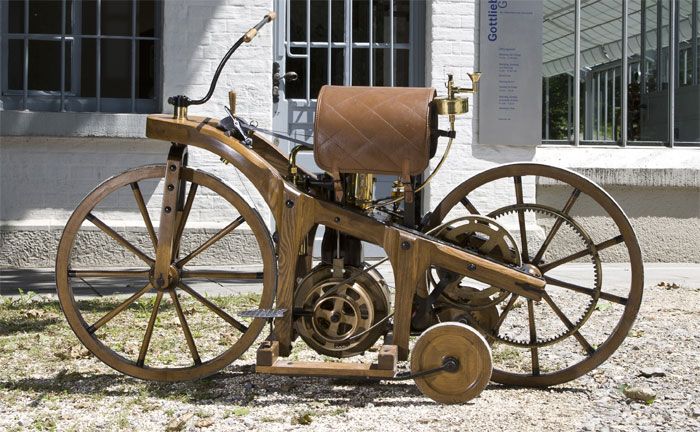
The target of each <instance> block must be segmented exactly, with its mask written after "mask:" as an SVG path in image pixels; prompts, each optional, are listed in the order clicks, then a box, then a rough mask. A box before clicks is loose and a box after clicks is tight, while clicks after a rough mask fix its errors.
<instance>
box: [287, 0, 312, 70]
mask: <svg viewBox="0 0 700 432" xmlns="http://www.w3.org/2000/svg"><path fill="white" fill-rule="evenodd" d="M291 10H292V4H291V0H287V10H286V11H285V15H286V16H285V20H284V21H285V33H286V35H287V37H286V38H285V39H286V41H285V43H286V45H287V57H289V58H306V56H307V54H293V53H292V32H291V20H292V18H291V14H290V11H291Z"/></svg>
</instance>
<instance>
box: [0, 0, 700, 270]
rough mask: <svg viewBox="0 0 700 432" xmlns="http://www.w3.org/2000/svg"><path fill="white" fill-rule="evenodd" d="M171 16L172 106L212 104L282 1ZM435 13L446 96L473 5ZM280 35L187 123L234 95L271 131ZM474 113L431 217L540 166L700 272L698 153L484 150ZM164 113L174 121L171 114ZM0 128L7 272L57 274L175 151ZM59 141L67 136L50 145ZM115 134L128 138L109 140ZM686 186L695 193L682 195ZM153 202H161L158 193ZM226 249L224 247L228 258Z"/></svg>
mask: <svg viewBox="0 0 700 432" xmlns="http://www.w3.org/2000/svg"><path fill="white" fill-rule="evenodd" d="M164 7H165V10H164V38H163V40H164V50H163V62H164V64H163V71H164V72H163V74H164V75H163V78H164V79H163V85H164V89H163V98H164V99H166V98H167V97H168V96H170V95H174V94H179V93H185V94H189V95H191V96H199V95H202V94H204V93H205V92H206V90H207V86H208V82H209V79H210V77H211V75H212V74H213V72H214V70H215V68H216V66H217V64H218V61H219V59H220V58H221V56H222V55H223V54H224V53H225V52H226V50H227V49H228V48H229V46H230V45H231V44H232V43H233V42H234V41H235V40H236V39H237V38H238V37H239V36H240V35H241V34H242V33H243V32H244V31H245V30H247V29H248V28H249V27H250V25H251V24H252V23H255V22H257V21H258V20H259V19H260V17H262V16H263V15H264V14H265V13H266V12H267V11H268V10H270V9H272V7H273V2H272V0H255V1H251V0H194V1H193V0H168V1H166V2H164ZM426 9H427V10H426V66H425V73H426V83H427V84H428V85H431V86H433V87H435V88H437V89H438V90H439V91H440V92H441V91H442V89H443V88H444V82H445V77H446V74H447V73H453V74H454V75H455V78H456V80H457V81H458V83H459V84H467V81H468V79H467V75H466V72H470V71H472V70H475V69H478V66H477V65H478V44H477V42H476V40H477V39H478V38H477V35H478V33H477V32H478V28H477V26H478V20H476V19H475V17H476V16H477V14H478V6H477V4H476V2H474V1H464V0H432V1H429V2H428V4H427V7H426ZM272 34H273V32H272V28H271V27H267V28H265V29H264V30H263V31H262V32H261V33H260V35H259V37H258V38H256V39H255V40H254V41H253V43H252V44H248V45H244V46H243V47H241V49H240V50H239V51H238V52H237V53H236V54H235V55H234V58H233V59H232V61H231V62H230V63H229V65H228V66H227V68H226V69H225V70H224V72H223V74H222V76H221V79H220V82H219V88H218V91H217V92H216V94H215V95H214V97H213V99H212V101H211V102H210V103H209V104H207V105H206V106H204V107H193V108H192V109H191V110H190V113H191V114H193V115H207V116H213V117H220V116H221V115H222V114H223V112H224V111H223V108H222V107H223V105H225V104H227V90H229V89H235V90H236V91H237V93H238V104H237V105H238V106H237V112H239V113H241V114H242V115H244V116H245V117H246V118H250V119H255V120H257V121H258V122H259V124H260V125H261V126H263V127H267V126H270V124H271V112H272V100H271V88H270V86H271V84H270V74H271V70H272ZM480 97H485V96H480ZM472 102H473V104H472V107H471V108H472V110H471V111H470V113H469V114H467V115H466V116H462V117H460V118H459V119H458V122H457V130H458V138H457V140H456V142H455V144H454V147H453V149H452V152H451V154H450V157H449V159H448V160H447V162H446V164H445V166H444V168H443V169H442V171H441V172H440V173H439V174H438V175H437V176H436V178H435V179H434V181H433V182H432V185H431V187H430V189H429V191H428V194H429V199H428V200H427V202H428V203H429V204H428V207H430V208H432V207H434V205H435V204H437V203H438V202H439V201H440V200H441V199H442V198H443V197H444V196H445V195H446V194H447V193H448V192H449V191H450V190H451V189H452V188H454V187H455V186H456V185H457V184H459V183H460V182H462V181H463V180H465V179H467V178H468V177H469V176H470V175H472V174H475V173H476V172H479V171H482V170H484V169H486V168H489V167H493V166H496V165H499V164H501V163H505V162H513V161H533V160H534V161H542V162H546V163H551V164H554V165H559V166H565V167H571V168H574V169H579V170H582V171H584V172H585V173H586V174H589V175H593V176H594V177H597V178H596V179H597V180H599V181H602V183H603V184H607V185H608V186H610V191H611V193H612V195H613V196H614V197H615V198H616V199H618V200H619V202H620V203H621V205H622V206H623V208H625V210H626V211H628V214H629V215H630V217H631V218H632V220H633V224H634V225H635V227H636V229H637V231H638V233H639V235H640V239H641V241H642V247H643V250H644V253H645V257H646V259H647V260H650V261H693V262H700V256H698V252H697V251H695V249H696V248H688V245H689V244H690V245H693V244H698V243H700V219H699V215H700V203H699V202H698V199H699V198H698V196H699V195H700V192H699V189H698V186H699V185H700V180H698V172H699V171H700V156H699V155H700V151H698V149H680V148H676V149H653V148H652V149H649V148H646V149H632V148H627V149H619V148H595V149H591V148H580V149H576V148H571V147H542V146H540V147H537V148H536V147H509V146H494V145H488V146H487V145H481V144H479V142H478V103H479V101H478V97H477V98H476V99H474V100H473V101H472ZM164 106H165V107H166V111H167V107H168V105H167V104H166V103H164ZM0 125H2V131H0V133H1V134H3V135H7V134H19V135H23V136H17V137H8V136H3V137H2V138H1V140H2V141H1V142H0V204H1V205H0V225H1V226H0V232H2V234H1V236H0V266H51V265H52V263H53V259H54V256H53V254H54V252H55V245H56V243H57V241H58V238H59V237H60V231H61V229H62V226H63V224H64V223H65V220H66V219H67V217H68V215H69V214H70V211H71V209H73V208H74V207H75V206H76V205H77V204H78V202H79V200H80V199H81V198H82V197H83V196H84V195H85V194H86V193H88V192H89V191H90V190H91V189H92V188H93V187H94V186H95V185H96V183H98V182H99V181H100V180H102V179H104V178H106V177H108V176H110V175H113V174H116V173H118V172H120V171H123V170H124V169H126V168H130V167H133V166H135V165H141V164H146V163H158V162H162V161H163V159H164V155H165V152H166V151H167V147H168V145H167V144H165V143H156V142H153V141H149V140H145V139H143V138H138V137H142V134H143V125H144V121H143V116H133V115H111V114H83V115H76V114H73V113H21V112H3V111H1V110H0ZM442 126H443V128H444V127H445V126H446V125H445V124H443V125H442ZM51 131H57V133H59V134H61V135H68V136H69V137H58V138H55V137H47V136H43V135H47V134H51ZM32 135H40V136H32ZM115 135H118V136H121V137H122V138H110V136H115ZM123 137H129V138H123ZM444 145H445V140H441V147H440V149H439V150H438V156H439V155H440V154H441V153H442V151H443V150H444ZM437 160H438V159H437V158H436V159H435V160H434V161H433V164H432V166H433V167H434V166H435V164H436V163H437ZM190 165H192V166H195V167H197V168H200V169H203V170H206V171H209V172H212V173H213V174H215V175H217V176H218V177H220V178H222V179H223V180H224V181H225V182H226V183H227V184H229V185H231V186H232V187H233V188H234V189H235V190H237V191H239V192H240V193H241V195H243V196H244V197H245V198H246V199H247V200H249V202H251V203H252V204H253V205H254V206H255V207H256V208H257V209H258V210H259V211H260V212H261V214H262V215H263V218H264V219H266V220H269V214H268V212H267V208H266V206H265V204H264V202H263V201H262V200H261V199H260V197H259V196H258V195H257V194H256V193H255V188H254V187H252V185H250V184H247V183H246V182H245V181H243V180H242V179H241V177H240V176H239V175H238V174H236V173H235V171H234V170H233V169H232V168H231V167H230V166H225V165H223V164H221V163H220V161H219V160H218V158H216V157H213V156H211V155H208V154H206V153H203V152H200V151H197V150H196V149H194V150H192V152H191V156H190ZM632 170H636V171H632ZM621 173H627V174H626V175H623V174H621ZM620 176H622V177H620ZM620 178H625V179H627V180H625V181H622V180H620ZM679 179H686V180H687V182H686V183H682V184H681V183H679V181H680V180H679ZM684 181H685V180H684ZM560 192H561V191H557V190H556V188H549V189H548V188H546V187H542V186H541V187H539V188H538V186H537V185H536V184H535V182H534V181H532V182H529V183H528V184H526V185H525V195H526V198H527V197H532V196H534V194H536V193H541V194H548V195H547V196H546V197H545V196H544V195H543V197H544V198H547V197H551V199H553V200H554V199H557V194H558V193H560ZM510 193H511V190H510V189H506V188H505V187H503V188H500V187H496V188H493V189H491V190H489V191H488V192H487V193H484V194H482V195H480V196H478V197H476V201H477V203H480V204H484V205H489V206H493V205H495V204H494V203H506V202H508V200H509V199H510ZM562 193H563V192H562ZM147 199H150V200H152V202H153V203H157V193H153V194H151V195H150V196H148V197H147ZM547 199H549V198H547ZM196 210H197V216H198V217H199V218H200V219H201V220H208V219H212V220H213V219H215V218H216V209H212V208H210V207H209V206H208V205H203V206H200V207H199V208H197V209H196ZM136 215H137V214H135V216H136ZM589 221H591V222H594V220H593V219H589ZM127 225H128V223H127V224H125V225H124V229H126V230H128V226H127ZM229 246H230V245H229ZM229 246H226V245H223V246H222V248H223V249H222V254H223V253H225V250H226V248H227V247H229ZM104 259H105V260H109V259H111V258H110V257H109V256H105V257H104Z"/></svg>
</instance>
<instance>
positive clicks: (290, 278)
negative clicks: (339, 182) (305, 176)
mask: <svg viewBox="0 0 700 432" xmlns="http://www.w3.org/2000/svg"><path fill="white" fill-rule="evenodd" d="M285 189H286V190H285V194H284V198H283V200H284V201H283V202H284V206H283V207H282V216H281V217H280V219H278V220H277V224H278V225H277V232H278V233H279V239H280V241H279V260H278V268H279V272H278V275H279V276H278V279H277V308H278V309H287V310H288V311H291V310H293V309H294V289H295V288H296V268H297V261H298V257H299V248H300V247H301V244H302V242H304V241H306V234H307V233H308V232H309V231H310V230H311V228H313V225H314V223H313V198H311V197H309V196H308V195H304V194H301V193H299V192H298V191H296V190H294V189H292V188H291V187H289V186H287V187H286V188H285ZM292 330H293V329H292V314H291V313H289V314H286V315H285V316H284V317H282V318H277V319H275V329H274V332H275V339H276V340H278V341H279V353H280V355H281V356H288V355H289V353H290V352H291V350H292V340H291V337H292Z"/></svg>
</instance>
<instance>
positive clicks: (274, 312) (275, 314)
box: [238, 309, 287, 318]
mask: <svg viewBox="0 0 700 432" xmlns="http://www.w3.org/2000/svg"><path fill="white" fill-rule="evenodd" d="M285 313H287V309H251V310H247V311H243V312H240V313H239V314H238V316H240V317H244V318H282V317H284V314H285Z"/></svg>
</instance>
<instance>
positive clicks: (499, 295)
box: [426, 215, 522, 327]
mask: <svg viewBox="0 0 700 432" xmlns="http://www.w3.org/2000/svg"><path fill="white" fill-rule="evenodd" d="M432 233H433V235H434V236H436V237H438V238H440V239H441V240H444V241H447V242H450V243H453V244H456V245H459V246H460V247H463V248H465V249H471V250H473V251H475V252H478V253H480V254H481V255H484V256H488V257H490V258H492V259H495V260H498V261H501V262H505V263H507V264H509V265H512V266H514V267H520V265H521V264H522V261H521V257H520V251H519V250H518V246H517V243H516V242H515V240H514V239H513V236H512V235H511V234H510V232H508V230H507V229H505V228H504V227H503V226H501V225H500V224H499V223H498V222H496V221H495V220H493V218H489V217H485V216H480V215H471V216H465V217H461V218H457V219H454V220H451V221H448V222H446V223H443V224H441V225H440V226H438V227H437V228H435V229H434V230H432ZM433 272H435V273H436V275H437V277H438V279H442V278H443V277H444V276H445V275H446V274H447V273H450V272H448V271H446V270H443V269H440V268H433V269H432V270H431V271H428V272H427V274H426V276H427V282H428V285H429V286H432V287H436V286H437V284H438V283H437V281H436V280H435V277H434V275H433ZM461 280H462V279H461V278H455V281H454V282H452V283H450V284H449V285H447V287H445V290H444V291H443V293H442V295H441V296H440V297H439V298H438V299H437V301H436V302H435V305H434V311H435V314H436V316H437V318H438V321H440V322H446V321H462V322H467V321H468V322H469V324H472V321H473V320H472V319H470V318H473V317H478V318H479V321H480V322H481V323H482V324H483V323H495V319H497V318H498V310H497V309H496V305H498V304H499V303H501V302H502V301H503V300H504V299H505V298H506V297H508V295H509V292H508V291H505V290H502V289H500V288H498V287H494V286H489V287H485V288H476V287H472V286H467V285H461V284H460V282H461ZM467 313H469V315H466V314H467ZM482 327H483V326H482ZM486 327H488V325H486Z"/></svg>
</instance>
